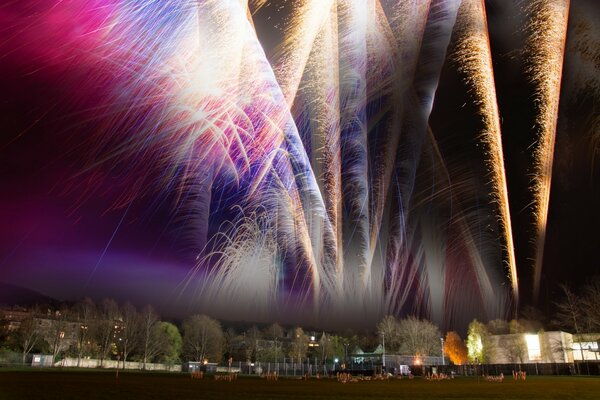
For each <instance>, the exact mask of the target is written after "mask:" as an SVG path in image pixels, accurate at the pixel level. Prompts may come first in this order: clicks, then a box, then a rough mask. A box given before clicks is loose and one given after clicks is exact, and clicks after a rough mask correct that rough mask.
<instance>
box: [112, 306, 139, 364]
mask: <svg viewBox="0 0 600 400" xmlns="http://www.w3.org/2000/svg"><path fill="white" fill-rule="evenodd" d="M121 319H122V321H121V324H120V325H121V326H120V332H119V334H118V335H119V338H118V342H117V347H118V349H119V352H120V353H121V354H122V355H123V368H125V362H127V359H128V358H129V356H130V355H131V353H132V352H134V351H136V350H137V349H138V348H139V347H140V343H141V338H142V324H141V318H140V314H139V313H138V311H137V309H136V308H135V307H134V306H133V304H131V303H129V302H127V303H125V304H124V305H123V307H122V309H121Z"/></svg>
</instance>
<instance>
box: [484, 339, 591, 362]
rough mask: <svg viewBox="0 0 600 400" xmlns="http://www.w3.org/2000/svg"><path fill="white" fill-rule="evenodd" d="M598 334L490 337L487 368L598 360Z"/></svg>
mask: <svg viewBox="0 0 600 400" xmlns="http://www.w3.org/2000/svg"><path fill="white" fill-rule="evenodd" d="M598 338H600V334H585V335H580V336H577V335H572V334H570V333H568V332H562V331H549V332H543V331H542V332H539V333H514V334H506V335H492V336H490V337H489V342H488V343H489V344H488V345H489V346H490V347H491V348H490V349H489V351H488V357H489V360H488V362H489V363H490V364H515V363H572V362H574V361H581V360H586V361H592V360H593V361H596V360H600V354H599V353H598Z"/></svg>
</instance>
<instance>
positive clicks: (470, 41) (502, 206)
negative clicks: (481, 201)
mask: <svg viewBox="0 0 600 400" xmlns="http://www.w3.org/2000/svg"><path fill="white" fill-rule="evenodd" d="M457 24H458V26H459V29H458V43H457V45H456V46H457V54H456V57H457V60H458V63H459V69H460V70H461V72H462V73H463V76H464V78H465V80H466V82H467V84H468V85H469V87H470V89H471V92H472V94H473V96H474V97H475V99H476V100H475V102H476V104H477V105H478V107H479V114H480V116H481V118H482V122H483V132H482V134H481V136H480V139H481V142H482V143H483V144H484V146H485V156H486V160H487V164H488V171H489V177H490V183H491V185H492V188H493V190H492V196H493V198H494V201H495V203H496V204H497V206H498V222H499V223H500V226H501V229H502V232H503V235H504V242H505V248H506V253H507V266H508V277H509V279H510V282H511V284H512V290H513V297H514V303H515V305H516V304H517V303H518V298H519V283H518V277H517V267H516V261H515V252H514V245H513V236H512V227H511V218H510V209H509V204H508V188H507V185H506V171H505V168H504V156H503V151H502V136H501V129H500V115H499V111H498V103H497V101H496V85H495V83H494V70H493V67H492V55H491V50H490V41H489V36H488V27H487V17H486V12H485V4H484V2H483V0H463V2H462V5H461V7H460V10H459V14H458V23H457Z"/></svg>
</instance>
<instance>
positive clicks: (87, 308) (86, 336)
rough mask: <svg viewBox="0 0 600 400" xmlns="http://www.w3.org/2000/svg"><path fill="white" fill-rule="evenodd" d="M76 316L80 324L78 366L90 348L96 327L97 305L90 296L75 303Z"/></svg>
mask: <svg viewBox="0 0 600 400" xmlns="http://www.w3.org/2000/svg"><path fill="white" fill-rule="evenodd" d="M75 316H76V318H77V323H78V324H79V334H78V336H77V366H78V367H79V366H80V365H81V359H82V358H83V355H84V354H85V353H86V352H87V351H89V349H90V344H91V342H90V339H91V337H92V332H93V331H94V329H95V326H94V325H93V324H94V322H95V318H96V305H95V304H94V302H93V301H92V299H90V298H89V297H86V298H85V299H83V301H81V302H79V303H77V304H76V305H75Z"/></svg>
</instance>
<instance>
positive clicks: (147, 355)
mask: <svg viewBox="0 0 600 400" xmlns="http://www.w3.org/2000/svg"><path fill="white" fill-rule="evenodd" d="M140 329H141V350H142V358H143V360H144V367H143V368H144V369H146V363H147V362H148V361H151V360H152V359H153V358H154V357H156V356H157V355H159V354H160V353H161V352H162V351H164V349H165V346H166V336H165V335H164V331H162V330H161V329H160V320H159V317H158V315H157V314H156V312H154V308H152V306H150V305H147V306H146V307H144V309H143V310H142V313H141V314H140Z"/></svg>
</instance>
